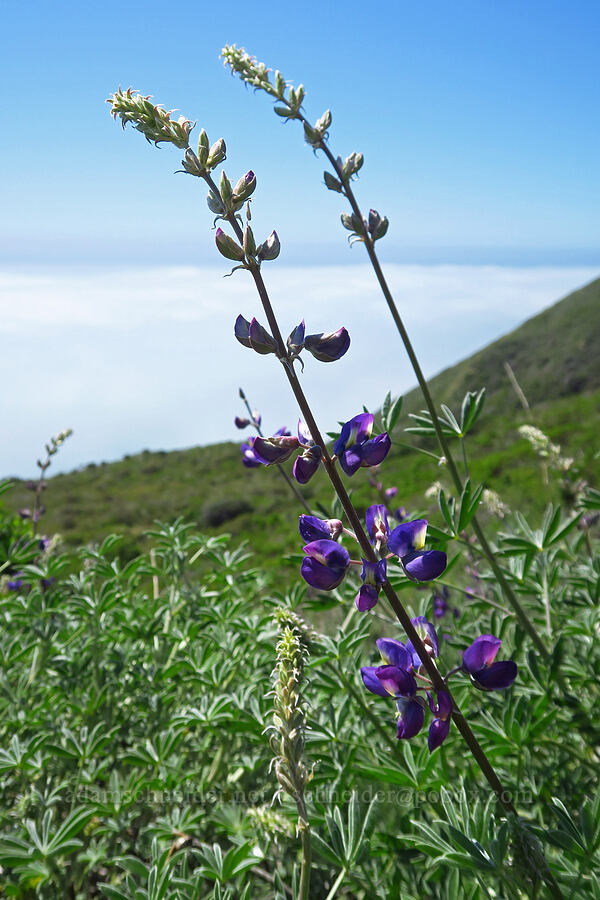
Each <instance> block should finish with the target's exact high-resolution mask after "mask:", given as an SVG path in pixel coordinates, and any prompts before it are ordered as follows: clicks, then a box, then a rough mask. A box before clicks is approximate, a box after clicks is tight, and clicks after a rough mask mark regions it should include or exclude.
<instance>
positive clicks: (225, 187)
mask: <svg viewBox="0 0 600 900" xmlns="http://www.w3.org/2000/svg"><path fill="white" fill-rule="evenodd" d="M220 189H221V197H222V199H223V203H224V204H225V207H226V208H227V207H228V206H229V205H230V204H231V199H232V190H231V182H230V180H229V178H228V177H227V175H226V174H225V172H221V183H220Z"/></svg>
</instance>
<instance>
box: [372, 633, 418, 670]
mask: <svg viewBox="0 0 600 900" xmlns="http://www.w3.org/2000/svg"><path fill="white" fill-rule="evenodd" d="M376 643H377V649H378V650H379V652H380V653H381V658H382V660H383V661H384V663H386V664H387V665H389V666H397V667H398V668H399V669H405V670H406V671H407V672H408V671H409V670H410V669H411V668H412V656H411V655H410V653H409V651H408V650H407V649H406V647H405V646H404V644H402V643H401V642H400V641H396V640H394V638H379V640H378V641H376Z"/></svg>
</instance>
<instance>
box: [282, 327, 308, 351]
mask: <svg viewBox="0 0 600 900" xmlns="http://www.w3.org/2000/svg"><path fill="white" fill-rule="evenodd" d="M304 331H305V329H304V319H302V321H301V322H300V324H299V325H296V327H295V328H294V330H293V331H292V332H291V333H290V336H289V337H288V339H287V342H286V343H287V348H288V350H289V351H290V353H291V355H292V356H298V354H299V353H300V351H301V350H302V349H303V347H304Z"/></svg>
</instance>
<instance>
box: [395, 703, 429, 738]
mask: <svg viewBox="0 0 600 900" xmlns="http://www.w3.org/2000/svg"><path fill="white" fill-rule="evenodd" d="M396 705H397V707H398V713H399V715H398V731H397V733H396V737H397V738H400V739H405V740H408V738H412V737H414V736H415V735H416V734H418V733H419V731H420V730H421V728H422V727H423V722H424V721H425V710H424V709H423V707H422V705H421V704H420V703H419V701H418V700H398V701H397V704H396Z"/></svg>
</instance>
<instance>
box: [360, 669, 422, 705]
mask: <svg viewBox="0 0 600 900" xmlns="http://www.w3.org/2000/svg"><path fill="white" fill-rule="evenodd" d="M360 674H361V677H362V680H363V683H364V685H365V687H366V688H367V690H369V691H371V693H372V694H378V695H379V696H380V697H396V698H398V697H416V695H417V682H416V681H415V676H414V675H413V674H412V672H409V671H407V670H406V669H401V668H400V667H399V666H388V665H386V666H363V667H362V668H361V670H360Z"/></svg>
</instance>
